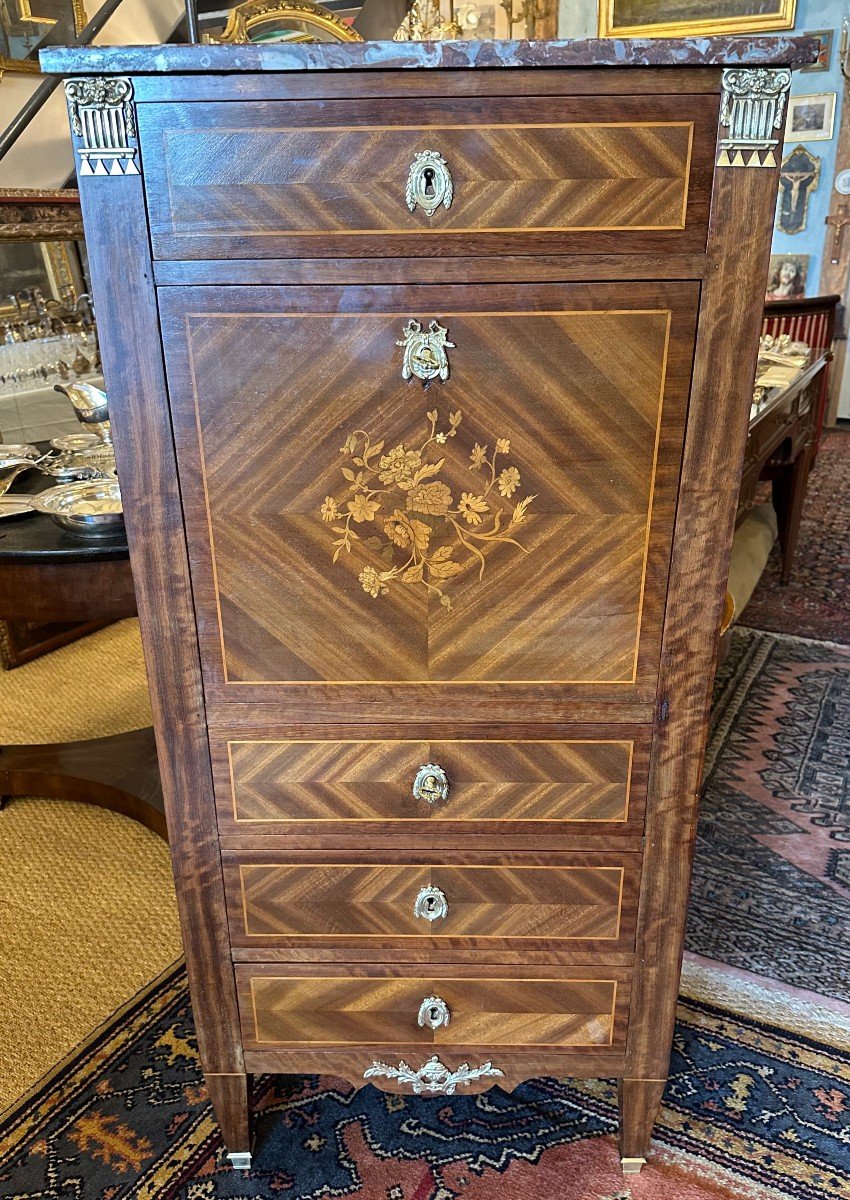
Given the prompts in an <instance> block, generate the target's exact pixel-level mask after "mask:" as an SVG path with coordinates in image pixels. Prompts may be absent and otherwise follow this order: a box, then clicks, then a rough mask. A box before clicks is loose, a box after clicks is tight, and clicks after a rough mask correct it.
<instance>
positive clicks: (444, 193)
mask: <svg viewBox="0 0 850 1200" xmlns="http://www.w3.org/2000/svg"><path fill="white" fill-rule="evenodd" d="M405 196H406V199H407V207H408V208H409V209H410V211H411V212H413V211H414V209H415V208H416V206H417V204H418V205H419V207H420V208H421V209H423V211H424V212H425V215H426V217H433V215H434V213H435V212H436V211H437V209H438V208H439V207H440V205H441V204H442V205H443V207H444V208H451V206H452V197H453V196H454V184H453V183H452V175H451V171H450V170H449V168H448V164H447V163H446V160H445V159H444V158H443V156H442V154H440V153H439V151H437V150H420V151H419V153H418V154H416V155H414V158H413V162H412V163H411V164H410V171H409V173H408V176H407V191H406V193H405Z"/></svg>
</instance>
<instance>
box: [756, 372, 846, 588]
mask: <svg viewBox="0 0 850 1200" xmlns="http://www.w3.org/2000/svg"><path fill="white" fill-rule="evenodd" d="M830 358H831V352H827V353H823V354H820V355H818V357H817V358H815V359H814V361H813V362H812V363H810V365H809V366H807V367H804V368H803V369H802V370H801V371H800V373H799V375H798V376H797V377H796V378H795V379H794V380H793V382H791V383H790V384H788V386H787V387H784V388H777V389H776V390H775V392H774V394H773V395H771V396H770V398H769V399H768V401H767V403H766V404H765V405H764V407H763V408H761V409H760V410H759V411H758V412H757V413H756V414H755V415H754V416H753V417H752V419H751V420H750V428H749V433H748V435H747V450H746V454H745V456H744V469H743V473H742V475H741V492H740V497H739V501H738V516H737V524H738V525H740V524H741V523H742V521H743V520H744V519H745V518H746V516H747V513H748V512H749V511H750V509H751V508H752V507H753V505H754V503H755V494H756V488H757V485H758V483H759V481H760V480H762V479H769V480H771V482H772V484H773V505H774V508H775V509H776V515H777V519H778V523H779V546H780V550H781V552H782V564H781V569H780V581H781V582H782V583H787V582H788V580H789V579H790V578H791V569H792V566H793V563H794V551H795V549H796V547H797V537H798V534H799V530H800V516H801V514H802V510H803V500H804V499H805V496H806V484H807V483H808V478H809V469H810V467H811V463H812V453H813V448H814V444H815V435H816V432H817V430H816V424H817V409H818V406H817V399H818V397H819V394H820V384H821V372H822V371H823V370H824V369H825V368H826V366H827V363H828V362H829V361H830Z"/></svg>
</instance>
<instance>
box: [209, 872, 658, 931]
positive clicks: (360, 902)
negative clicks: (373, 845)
mask: <svg viewBox="0 0 850 1200" xmlns="http://www.w3.org/2000/svg"><path fill="white" fill-rule="evenodd" d="M316 857H317V856H315V855H313V856H302V858H301V860H299V861H292V859H291V858H290V859H289V860H288V861H287V857H286V856H285V855H281V854H273V853H271V854H266V855H264V854H261V853H255V854H249V853H248V852H235V853H225V855H224V878H225V892H226V895H227V902H228V913H229V919H230V931H231V941H232V944H233V946H234V947H250V946H266V947H271V946H282V945H297V944H299V943H301V944H303V943H304V941H305V940H306V941H309V942H311V943H316V942H318V941H326V940H328V939H330V940H332V941H333V942H334V943H335V944H337V943H342V942H346V941H348V942H349V943H355V944H358V943H359V944H364V943H365V944H369V939H376V938H378V939H381V945H382V946H384V947H387V946H389V945H391V944H392V943H393V942H394V941H395V940H399V942H400V944H407V943H408V942H410V940H411V939H421V940H424V939H429V940H431V939H438V940H439V941H440V942H441V943H442V944H445V941H446V939H464V940H465V941H467V942H468V943H469V944H470V945H476V944H478V943H480V942H483V943H485V944H487V945H490V946H492V945H493V944H494V943H495V942H497V941H501V942H506V943H510V942H513V941H515V940H519V941H520V942H521V944H522V945H523V946H525V947H527V948H528V947H529V946H530V945H532V944H533V943H534V942H535V941H539V942H540V944H541V946H542V948H544V949H545V948H546V947H547V946H551V945H552V943H553V942H554V943H556V944H558V945H561V946H565V947H574V948H575V949H577V950H580V949H591V948H598V949H600V950H608V951H629V950H631V949H632V947H633V945H634V921H635V911H636V907H637V886H638V875H639V855H637V854H624V853H604V852H599V853H585V854H573V855H571V854H562V855H551V856H548V857H547V865H545V866H537V865H527V856H525V857H524V856H521V855H517V856H515V860H514V861H509V862H506V861H505V860H506V859H507V858H510V856H508V855H502V856H500V857H499V859H495V858H494V856H489V861H488V858H485V857H484V856H477V858H476V859H475V861H470V860H466V861H463V862H462V863H459V864H455V863H445V862H443V863H439V862H438V863H433V862H430V863H429V862H427V861H426V862H422V861H419V862H417V861H413V862H409V863H394V864H392V865H387V863H386V862H385V861H383V862H381V861H377V862H369V861H363V859H364V858H367V857H368V856H366V855H364V856H361V857H360V860H359V861H358V860H355V861H339V860H338V861H335V862H334V861H327V859H326V860H325V861H321V858H320V859H319V861H314V859H315V858H316ZM411 857H412V856H411ZM471 857H472V856H470V859H471ZM304 858H307V859H308V861H304ZM482 859H483V861H482Z"/></svg>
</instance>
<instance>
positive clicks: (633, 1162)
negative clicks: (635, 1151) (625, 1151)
mask: <svg viewBox="0 0 850 1200" xmlns="http://www.w3.org/2000/svg"><path fill="white" fill-rule="evenodd" d="M645 1162H646V1159H645V1158H621V1159H620V1164H621V1166H622V1168H623V1174H624V1175H640V1169H641V1167H642V1166H643V1164H644V1163H645Z"/></svg>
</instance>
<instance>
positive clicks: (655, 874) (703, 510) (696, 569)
mask: <svg viewBox="0 0 850 1200" xmlns="http://www.w3.org/2000/svg"><path fill="white" fill-rule="evenodd" d="M723 132H725V131H723V130H721V133H723ZM777 183H778V179H777V170H775V169H771V168H769V167H760V168H756V167H745V168H743V169H742V168H740V167H737V168H732V167H728V166H719V167H717V169H716V171H715V186H714V194H713V200H712V210H711V220H710V226H709V249H708V260H707V269H706V274H705V278H704V283H703V291H702V297H701V305H700V316H699V327H698V328H699V332H698V335H697V348H696V356H695V360H694V374H693V381H692V388H691V402H690V409H689V414H688V424H687V432H686V436H685V450H684V459H683V467H682V476H681V485H680V491H679V502H678V507H677V513H676V525H675V534H674V543H673V546H674V548H673V556H672V563H671V572H670V584H669V591H668V597H667V608H666V614H665V622H664V631H663V636H662V659H661V671H660V676H659V689H658V713H659V721H658V725H657V729H656V735H655V740H654V745H653V751H652V757H651V763H650V784H649V798H648V801H647V821H646V856H645V866H644V876H643V884H642V894H641V901H640V908H639V917H638V942H637V956H638V963H639V964H640V968H639V970H637V971H636V973H635V989H634V992H633V1000H632V1010H631V1019H630V1027H629V1041H628V1048H627V1072H628V1075H629V1076H630V1077H633V1078H636V1079H658V1078H662V1077H664V1076H666V1074H667V1069H668V1060H669V1053H670V1045H671V1042H672V1037H673V1025H674V1020H675V1009H676V998H677V983H678V978H679V971H680V968H681V961H682V951H683V944H684V931H685V918H686V913H687V901H688V895H689V890H690V875H691V863H692V859H693V849H694V837H695V833H696V821H697V813H698V807H699V793H700V782H701V777H702V765H703V757H704V751H705V740H706V735H707V729H708V717H709V704H710V699H711V690H712V683H713V678H714V669H715V664H716V656H717V643H718V636H719V630H720V619H721V614H722V608H723V599H724V595H725V590H726V580H727V576H728V571H729V555H730V551H731V544H732V534H733V532H734V517H735V509H736V504H737V499H738V486H739V479H740V472H741V463H742V460H743V453H744V446H745V441H746V433H747V422H748V418H749V411H750V400H751V397H752V383H753V376H754V373H755V362H756V355H757V350H758V337H759V330H760V327H761V319H762V304H763V299H764V284H765V279H766V276H767V268H768V255H769V252H770V240H771V225H772V221H771V214H772V212H773V206H774V204H775V200H776V190H777Z"/></svg>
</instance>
